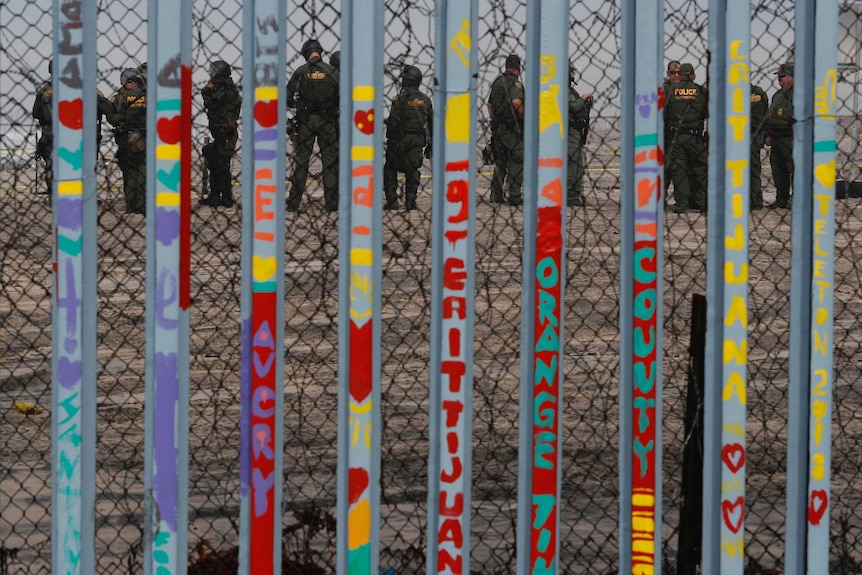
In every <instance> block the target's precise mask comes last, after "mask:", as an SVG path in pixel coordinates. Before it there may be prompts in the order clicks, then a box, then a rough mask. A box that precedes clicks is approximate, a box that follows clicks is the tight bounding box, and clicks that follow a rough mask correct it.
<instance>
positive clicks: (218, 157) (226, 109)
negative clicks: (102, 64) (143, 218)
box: [32, 60, 241, 214]
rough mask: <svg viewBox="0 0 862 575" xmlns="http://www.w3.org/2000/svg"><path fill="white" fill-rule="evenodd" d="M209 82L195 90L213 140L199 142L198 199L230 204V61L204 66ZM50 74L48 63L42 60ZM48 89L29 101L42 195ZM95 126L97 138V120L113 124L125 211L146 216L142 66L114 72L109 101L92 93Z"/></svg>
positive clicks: (49, 145)
mask: <svg viewBox="0 0 862 575" xmlns="http://www.w3.org/2000/svg"><path fill="white" fill-rule="evenodd" d="M209 72H210V80H209V82H207V84H206V85H205V86H204V87H203V88H202V89H201V96H202V98H203V103H204V108H205V109H206V112H207V118H208V122H209V129H210V134H211V135H212V138H213V141H212V142H211V143H208V144H206V145H204V146H203V149H202V151H201V152H202V154H203V156H204V159H205V160H206V163H207V168H208V170H209V195H208V196H207V197H206V198H204V199H203V200H201V203H202V204H204V205H209V206H225V207H231V206H233V204H234V202H233V197H232V193H231V172H230V164H231V159H232V157H233V154H234V151H235V148H236V142H237V139H238V129H237V120H238V119H239V114H240V107H241V106H240V102H241V96H240V92H239V88H238V87H237V86H236V84H234V82H233V80H232V79H231V69H230V65H228V63H227V62H224V61H223V60H216V61H214V62H212V63H211V64H210V69H209ZM48 73H49V74H52V73H53V62H49V63H48ZM52 100H53V89H52V81H51V79H50V78H49V79H48V80H46V81H45V82H44V83H43V84H42V86H41V87H40V88H39V90H38V91H37V92H36V97H35V100H34V102H33V111H32V116H33V118H35V119H36V120H37V121H38V122H39V125H40V127H41V131H42V134H41V137H40V139H39V143H38V144H37V146H36V154H37V155H38V156H39V157H41V158H42V159H43V160H44V161H45V167H46V170H45V173H46V178H45V179H46V184H47V193H50V192H51V189H52V185H53V161H52V154H53V144H54V135H53V128H52V118H53V108H52ZM97 103H98V114H97V120H98V128H97V136H98V138H99V140H101V122H102V118H105V119H107V121H108V123H109V124H111V126H113V130H112V131H113V134H114V141H115V142H116V144H117V152H116V156H115V157H116V160H117V164H118V165H119V167H120V170H121V171H122V174H123V196H124V198H125V208H126V212H127V213H134V214H146V208H147V146H146V138H147V64H146V63H144V64H141V65H140V66H138V67H137V68H126V69H125V70H123V71H122V72H121V73H120V87H119V89H118V90H117V92H116V93H115V94H114V95H113V96H112V97H111V98H110V99H109V98H106V97H105V96H104V95H103V94H102V93H101V91H97Z"/></svg>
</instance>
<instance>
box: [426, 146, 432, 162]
mask: <svg viewBox="0 0 862 575" xmlns="http://www.w3.org/2000/svg"><path fill="white" fill-rule="evenodd" d="M433 155H434V148H433V147H432V146H425V157H426V158H427V159H429V160H430V159H431V156H433Z"/></svg>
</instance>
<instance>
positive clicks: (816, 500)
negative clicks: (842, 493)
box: [808, 489, 829, 525]
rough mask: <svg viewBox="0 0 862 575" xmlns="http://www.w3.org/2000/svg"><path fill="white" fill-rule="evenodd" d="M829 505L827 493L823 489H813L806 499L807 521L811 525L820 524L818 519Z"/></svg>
mask: <svg viewBox="0 0 862 575" xmlns="http://www.w3.org/2000/svg"><path fill="white" fill-rule="evenodd" d="M827 507H829V494H828V493H826V491H824V490H823V489H815V490H814V491H812V492H811V498H810V499H809V500H808V522H809V523H810V524H812V525H820V520H821V519H823V515H824V514H825V513H826V508H827Z"/></svg>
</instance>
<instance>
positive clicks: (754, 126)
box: [748, 85, 769, 210]
mask: <svg viewBox="0 0 862 575" xmlns="http://www.w3.org/2000/svg"><path fill="white" fill-rule="evenodd" d="M768 111H769V96H767V95H766V92H764V91H763V88H761V87H760V86H754V85H752V86H751V111H750V118H751V158H750V159H749V162H750V164H749V172H748V177H749V182H748V184H749V185H748V189H749V209H752V210H759V209H761V208H763V189H762V186H761V182H760V175H761V173H762V171H763V168H762V162H761V159H760V150H761V149H762V148H763V134H764V132H763V122H764V120H766V114H767V112H768Z"/></svg>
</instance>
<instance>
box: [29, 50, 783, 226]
mask: <svg viewBox="0 0 862 575" xmlns="http://www.w3.org/2000/svg"><path fill="white" fill-rule="evenodd" d="M301 53H302V56H303V57H304V58H305V60H306V61H305V63H304V64H302V65H301V66H299V68H297V69H296V71H295V72H294V73H293V74H292V76H291V77H290V80H289V81H288V83H287V106H288V108H294V109H295V110H296V113H295V117H294V118H293V119H292V120H291V121H290V131H291V134H290V135H291V139H292V140H293V142H294V144H295V160H296V166H295V170H294V172H293V175H292V176H291V178H290V193H289V195H288V197H287V202H286V207H287V211H289V212H295V211H297V210H298V209H299V205H300V202H301V201H302V196H303V193H304V192H305V188H306V183H307V180H308V166H309V161H310V159H311V155H312V151H313V146H314V143H315V142H317V145H318V148H319V149H320V156H321V160H322V164H323V171H322V177H323V191H324V198H325V202H324V208H325V209H326V210H327V211H337V210H338V156H339V151H338V146H339V97H340V90H339V77H340V74H339V68H340V60H341V53H340V51H336V52H334V53H333V54H332V55H331V57H330V61H329V63H326V62H324V61H323V58H322V53H323V48H322V47H321V45H320V43H319V42H318V41H317V40H315V39H310V40H307V41H306V42H305V43H304V44H303V46H302V50H301ZM48 72H49V74H51V73H52V72H53V70H52V64H51V63H50V62H49V64H48ZM793 72H794V66H793V63H792V62H787V63H785V64H782V65H781V66H780V67H779V69H778V71H777V72H776V76H777V79H778V84H779V86H780V89H779V90H778V91H776V92H775V94H774V95H773V96H772V101H771V103H770V101H769V98H768V96H767V94H766V92H765V91H764V90H763V89H762V88H760V87H759V86H756V85H752V86H751V111H750V114H751V115H750V126H751V154H750V198H749V199H750V209H752V210H760V209H762V208H764V207H766V208H767V209H776V208H785V209H786V208H788V207H790V195H791V192H790V188H791V183H792V176H793V124H794V122H795V120H794V117H793ZM209 73H210V80H209V82H207V84H206V85H205V86H204V87H203V88H202V89H201V91H200V93H201V97H202V99H203V105H204V109H205V110H206V113H207V118H208V124H209V129H210V133H211V135H212V142H210V143H208V144H206V145H204V146H203V149H202V155H203V157H204V159H205V161H206V165H207V168H208V171H209V193H208V195H207V197H206V198H204V199H202V200H201V204H203V205H207V206H213V207H215V206H222V207H231V206H233V205H234V200H233V195H232V191H231V188H232V177H231V160H232V158H233V155H234V153H235V150H236V144H237V140H238V135H239V132H238V127H237V122H238V120H239V117H240V110H241V99H242V98H241V94H240V90H239V88H238V87H237V85H236V84H235V83H234V81H233V79H232V78H231V67H230V65H229V64H228V63H227V62H225V61H223V60H215V61H213V62H212V63H211V64H210V68H209ZM520 73H521V59H520V57H518V55H517V54H512V55H510V56H508V57H507V58H506V61H505V69H504V71H503V72H502V73H501V74H500V75H499V76H498V77H497V78H496V79H495V80H494V81H493V83H492V84H491V89H490V94H489V96H488V102H487V109H488V114H489V116H490V120H491V142H490V146H488V148H487V149H486V150H485V153H484V154H483V156H484V157H485V160H486V162H492V163H493V164H494V172H493V176H492V179H491V193H490V200H491V202H492V203H497V204H500V203H508V204H509V205H512V206H519V205H521V204H522V203H523V193H522V190H521V188H522V185H523V175H524V85H523V84H522V83H521V81H520ZM575 75H576V69H575V67H574V65H570V66H569V93H568V115H569V132H568V172H567V186H566V192H567V193H566V198H567V204H568V205H569V206H582V205H583V204H584V200H583V176H584V158H583V146H584V143H585V141H586V136H587V133H588V131H589V125H590V110H591V108H592V105H593V96H592V94H583V95H582V94H579V93H578V91H577V90H576V89H575ZM695 79H696V75H695V71H694V66H693V65H692V64H690V63H680V62H679V61H678V60H671V61H670V62H669V63H668V66H667V77H666V80H665V82H664V87H663V88H664V91H665V95H666V105H665V107H664V126H665V150H666V158H667V171H666V179H665V200H666V197H667V191H668V186H669V185H670V184H671V183H673V187H674V199H675V204H674V206H673V210H674V212H676V213H685V212H687V211H698V212H701V213H705V212H706V209H707V204H706V198H707V194H706V188H707V149H708V145H707V133H706V130H705V122H706V119H707V116H708V93H707V89H706V88H705V87H704V86H703V85H701V84H698V83H696V82H695ZM400 81H401V90H400V92H399V93H398V95H397V96H395V97H394V98H393V100H392V103H391V106H390V110H389V116H388V117H387V118H386V155H385V162H384V167H383V191H384V197H385V204H384V209H386V210H393V209H398V207H399V201H398V194H397V188H398V179H397V175H398V173H399V172H402V173H404V175H405V177H404V181H405V186H404V187H405V193H404V199H405V208H406V209H407V210H415V209H416V197H417V192H418V188H419V182H420V168H421V166H422V162H423V157H424V158H428V159H430V158H431V153H432V146H433V131H432V126H433V104H432V101H431V98H430V97H429V96H428V95H427V94H425V93H424V92H422V91H421V90H420V87H421V85H422V73H421V71H420V70H419V68H417V67H416V66H404V68H403V69H402V73H401V77H400ZM146 83H147V65H146V63H145V64H142V65H140V66H138V67H137V68H127V69H125V70H123V71H122V73H121V74H120V88H119V89H118V90H117V92H116V93H115V94H114V95H113V96H112V97H111V98H110V99H108V98H105V97H104V96H103V95H102V93H101V92H98V98H97V103H98V119H99V123H100V125H101V120H102V118H103V117H104V118H106V119H107V121H108V122H109V123H110V124H111V125H112V126H113V127H114V128H113V133H114V138H115V141H116V144H117V153H116V159H117V163H118V164H119V167H120V169H121V170H122V173H123V192H124V196H125V203H126V211H127V212H131V213H139V214H144V213H145V211H146V117H147V113H146V109H147V108H146V105H147V102H146ZM32 115H33V117H34V118H35V119H36V120H37V121H38V122H39V124H40V126H41V129H42V135H41V138H40V140H39V143H38V145H37V148H36V152H37V155H39V156H40V157H41V158H43V159H44V161H45V163H46V168H47V169H46V173H47V178H46V180H47V184H48V191H50V189H51V185H52V180H51V179H52V146H53V133H52V84H51V80H50V79H49V80H47V81H46V82H44V83H43V85H42V86H41V87H40V88H39V90H38V92H37V94H36V98H35V101H34V103H33V111H32ZM99 137H101V130H99ZM764 145H765V146H769V148H770V164H771V168H772V174H773V179H774V182H775V187H776V192H777V193H776V198H775V201H774V202H773V203H771V204H769V205H766V206H764V203H763V191H762V188H761V170H762V164H761V149H762V148H763V147H764ZM506 192H508V194H506ZM507 196H508V197H507Z"/></svg>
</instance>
